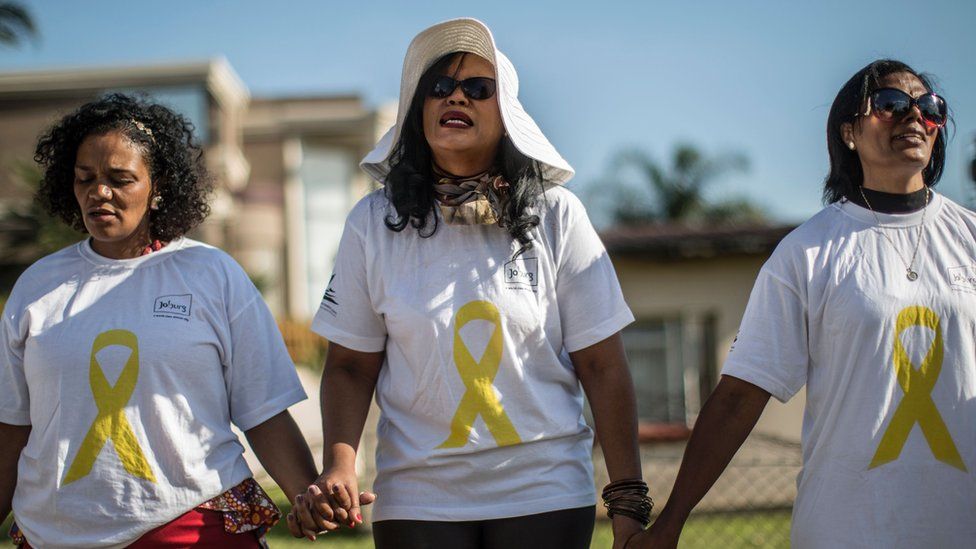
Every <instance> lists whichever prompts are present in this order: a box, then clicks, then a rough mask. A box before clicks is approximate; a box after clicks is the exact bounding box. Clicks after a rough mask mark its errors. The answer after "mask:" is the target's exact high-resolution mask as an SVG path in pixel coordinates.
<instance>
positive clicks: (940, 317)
mask: <svg viewBox="0 0 976 549" xmlns="http://www.w3.org/2000/svg"><path fill="white" fill-rule="evenodd" d="M878 215H879V218H880V220H881V225H879V224H878V223H877V221H876V219H875V217H874V215H873V214H872V213H871V211H870V210H867V209H865V208H862V207H860V206H857V205H855V204H852V203H850V202H844V203H837V204H833V205H830V206H828V207H826V208H825V209H824V210H822V211H821V212H820V213H818V214H817V215H815V216H814V217H813V218H812V219H810V220H809V221H807V222H806V223H804V224H803V225H801V226H800V227H799V228H797V229H796V230H795V231H793V232H792V233H790V235H789V236H787V237H786V238H785V239H784V240H783V242H782V243H781V244H780V245H779V247H778V248H777V249H776V251H775V252H774V253H773V255H772V257H771V258H770V259H769V261H768V262H767V263H766V264H765V265H764V266H763V268H762V271H761V272H760V274H759V278H758V280H757V281H756V286H755V288H754V289H753V292H752V296H751V298H750V300H749V305H748V306H747V308H746V312H745V316H744V317H743V319H742V326H741V328H740V331H739V336H738V339H737V341H736V343H735V344H734V346H733V349H732V351H731V353H730V354H729V358H728V361H727V362H726V364H725V369H724V372H723V373H724V374H726V375H730V376H734V377H737V378H740V379H743V380H746V381H748V382H750V383H753V384H755V385H758V386H759V387H762V388H763V389H765V390H767V391H769V392H770V393H771V394H772V395H773V396H775V397H776V398H777V399H779V400H781V401H786V400H787V399H789V398H790V397H791V396H793V394H795V393H796V392H797V391H798V390H800V388H801V387H803V386H804V385H806V387H807V405H806V413H805V414H804V418H803V470H802V473H801V474H800V477H799V479H798V484H799V493H798V496H797V500H796V504H795V507H794V510H793V533H792V540H793V546H794V547H798V548H807V547H824V548H827V547H831V548H833V547H865V548H866V547H885V548H899V547H904V548H909V547H911V548H917V547H940V548H942V547H947V548H948V547H972V546H973V544H974V543H976V478H974V472H976V214H974V213H973V212H970V211H968V210H966V209H964V208H962V207H960V206H958V205H957V204H955V203H953V202H951V201H950V200H948V199H946V198H943V197H942V196H940V195H935V194H934V195H933V198H932V201H931V203H930V204H929V205H928V208H927V211H926V212H925V223H924V228H923V236H922V238H923V240H922V242H921V245H920V246H919V249H918V258H917V259H916V260H915V270H916V271H917V272H918V280H916V281H914V282H911V281H909V280H908V279H907V277H906V273H905V267H906V265H905V261H910V259H911V256H912V252H913V250H914V248H915V244H916V242H917V241H918V235H919V231H918V229H919V225H920V222H921V220H922V212H916V213H911V214H899V215H896V214H892V215H884V214H878ZM882 231H883V232H884V234H887V235H888V237H889V238H890V239H891V242H889V241H888V240H887V239H885V238H884V236H883V235H882ZM895 247H897V249H898V251H900V252H901V255H902V256H903V257H904V259H902V258H900V257H899V255H898V253H897V252H896V251H895Z"/></svg>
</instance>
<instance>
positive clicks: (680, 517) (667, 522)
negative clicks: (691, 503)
mask: <svg viewBox="0 0 976 549" xmlns="http://www.w3.org/2000/svg"><path fill="white" fill-rule="evenodd" d="M690 515H691V509H686V508H683V507H681V506H678V505H672V502H670V501H669V502H668V503H667V505H665V506H664V508H663V509H661V514H660V515H658V516H657V518H655V519H654V524H658V525H659V526H658V528H665V529H671V528H677V529H679V530H680V529H681V528H682V527H683V526H684V524H685V522H686V521H687V520H688V517H689V516H690Z"/></svg>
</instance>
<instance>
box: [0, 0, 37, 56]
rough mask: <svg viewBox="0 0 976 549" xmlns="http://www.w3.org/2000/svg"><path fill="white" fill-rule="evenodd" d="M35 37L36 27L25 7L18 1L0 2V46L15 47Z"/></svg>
mask: <svg viewBox="0 0 976 549" xmlns="http://www.w3.org/2000/svg"><path fill="white" fill-rule="evenodd" d="M36 39H37V27H36V26H35V25H34V19H33V18H32V17H31V14H30V12H29V11H27V8H25V7H24V6H22V5H21V4H20V3H18V2H0V46H2V47H17V46H20V45H21V44H22V43H23V42H25V41H27V40H36Z"/></svg>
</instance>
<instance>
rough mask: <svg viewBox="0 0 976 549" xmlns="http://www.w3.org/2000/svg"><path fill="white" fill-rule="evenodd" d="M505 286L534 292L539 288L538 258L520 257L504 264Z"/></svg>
mask: <svg viewBox="0 0 976 549" xmlns="http://www.w3.org/2000/svg"><path fill="white" fill-rule="evenodd" d="M505 285H506V286H508V287H509V288H515V289H520V288H522V289H530V290H532V291H533V292H534V291H536V288H537V287H538V286H539V258H538V257H527V258H521V257H520V258H517V259H513V260H511V261H509V262H508V263H505Z"/></svg>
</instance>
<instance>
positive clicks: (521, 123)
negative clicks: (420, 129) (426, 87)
mask: <svg viewBox="0 0 976 549" xmlns="http://www.w3.org/2000/svg"><path fill="white" fill-rule="evenodd" d="M454 52H468V53H473V54H475V55H478V56H480V57H483V58H485V59H487V60H488V61H489V62H491V64H492V65H493V66H494V67H495V81H496V92H495V97H497V98H498V106H499V110H500V111H501V115H502V124H503V125H504V126H505V131H506V132H507V133H508V137H509V138H510V139H511V140H512V144H513V145H515V148H516V149H518V150H519V152H521V153H522V154H524V155H525V156H528V157H529V158H533V159H535V160H538V161H539V162H540V163H541V164H542V168H543V174H542V176H543V178H544V179H545V180H546V181H548V182H551V183H558V184H563V183H566V182H567V181H569V180H570V178H572V177H573V174H574V173H575V172H574V170H573V168H572V167H571V166H570V165H569V163H568V162H566V160H564V159H563V157H562V156H560V155H559V153H558V152H557V151H556V148H555V147H553V146H552V143H550V142H549V140H548V139H546V136H545V135H544V134H543V133H542V130H540V129H539V126H538V125H537V124H536V123H535V121H534V120H532V117H531V116H529V114H528V113H527V112H525V109H524V108H523V107H522V104H521V103H519V100H518V74H516V73H515V67H514V66H513V65H512V62H511V61H509V60H508V57H505V54H503V53H502V52H500V51H498V48H497V47H495V39H494V38H493V37H492V35H491V31H490V30H489V29H488V27H487V26H485V24H484V23H482V22H481V21H478V20H477V19H470V18H462V19H451V20H449V21H444V22H443V23H438V24H436V25H434V26H432V27H430V28H428V29H426V30H424V31H423V32H421V33H420V34H418V35H417V36H416V38H414V39H413V41H412V42H410V47H409V48H407V55H406V57H405V58H404V59H403V75H402V76H401V78H400V102H399V107H398V109H397V119H396V125H394V126H393V127H392V128H390V130H389V131H387V132H386V134H385V135H384V136H383V137H382V138H381V139H380V140H379V142H378V143H377V144H376V147H375V148H373V150H372V151H371V152H370V153H369V154H367V155H366V157H365V158H363V160H362V162H360V164H359V165H360V166H361V167H362V168H363V170H365V171H366V173H368V174H369V175H370V176H372V177H373V179H375V180H376V181H379V182H380V183H385V181H386V176H387V175H388V174H389V173H390V153H391V152H392V150H393V146H394V144H396V143H397V141H399V139H400V131H401V129H402V128H403V123H404V120H406V118H407V111H408V110H409V109H410V103H411V102H412V101H413V96H414V93H415V92H416V90H417V84H418V83H419V82H420V77H421V76H423V74H424V72H426V71H427V69H429V68H430V67H431V66H432V65H433V64H434V63H435V62H436V61H437V60H438V59H440V58H441V57H443V56H445V55H447V54H449V53H454Z"/></svg>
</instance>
